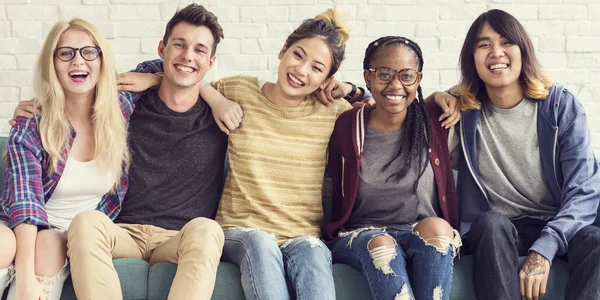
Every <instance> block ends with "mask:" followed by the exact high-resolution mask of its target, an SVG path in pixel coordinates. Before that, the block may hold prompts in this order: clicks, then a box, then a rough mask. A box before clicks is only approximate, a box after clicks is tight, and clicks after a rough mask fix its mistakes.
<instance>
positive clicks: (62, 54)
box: [54, 46, 102, 62]
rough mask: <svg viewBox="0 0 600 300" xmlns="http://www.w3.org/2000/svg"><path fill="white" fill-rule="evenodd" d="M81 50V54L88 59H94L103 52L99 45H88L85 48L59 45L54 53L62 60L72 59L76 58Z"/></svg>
mask: <svg viewBox="0 0 600 300" xmlns="http://www.w3.org/2000/svg"><path fill="white" fill-rule="evenodd" d="M77 52H79V55H81V57H82V58H83V59H85V60H87V61H92V60H94V59H96V58H98V56H99V55H100V53H102V50H101V49H100V48H98V47H94V46H87V47H83V48H73V47H58V48H56V50H54V55H55V56H56V57H58V59H60V60H62V61H67V62H68V61H71V60H73V58H75V55H76V54H77Z"/></svg>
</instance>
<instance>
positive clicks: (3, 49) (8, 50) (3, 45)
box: [0, 38, 19, 54]
mask: <svg viewBox="0 0 600 300" xmlns="http://www.w3.org/2000/svg"><path fill="white" fill-rule="evenodd" d="M18 44H19V39H17V38H0V54H12V53H14V52H15V49H17V46H18Z"/></svg>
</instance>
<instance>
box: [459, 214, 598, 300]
mask: <svg viewBox="0 0 600 300" xmlns="http://www.w3.org/2000/svg"><path fill="white" fill-rule="evenodd" d="M546 223H547V222H546V221H542V220H538V219H531V218H522V219H518V220H514V221H511V220H509V219H508V218H507V217H505V216H504V215H502V214H501V213H498V212H494V211H488V212H485V213H482V214H481V216H479V217H478V218H477V219H476V220H475V221H474V222H473V224H472V225H471V231H469V233H467V235H466V236H465V239H464V241H465V244H464V247H463V249H464V253H465V254H467V255H469V254H473V283H474V284H475V294H476V295H477V299H520V298H521V292H520V291H521V288H520V284H519V270H520V268H521V266H520V264H519V256H525V255H527V254H528V251H529V248H530V247H531V245H533V243H534V242H535V241H536V240H537V239H538V238H539V237H540V234H541V232H542V229H544V227H545V226H546ZM566 259H567V265H568V270H569V281H568V282H567V287H566V290H565V299H568V300H571V299H573V300H574V299H600V286H599V285H598V282H600V267H599V266H598V262H599V261H600V228H598V227H596V226H594V225H590V226H586V227H583V228H582V229H581V230H579V231H578V232H577V233H576V234H575V236H574V237H573V238H572V239H571V241H569V250H568V251H567V255H566Z"/></svg>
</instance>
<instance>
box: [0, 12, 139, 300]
mask: <svg viewBox="0 0 600 300" xmlns="http://www.w3.org/2000/svg"><path fill="white" fill-rule="evenodd" d="M34 91H35V97H36V100H35V104H36V105H37V106H39V107H40V108H41V114H40V115H39V116H36V117H34V118H24V117H19V118H17V119H16V124H15V125H14V127H13V128H12V129H11V131H10V135H9V140H8V151H7V158H6V159H7V165H6V170H5V185H4V190H3V191H2V194H1V197H0V208H1V209H0V238H1V239H2V244H3V246H2V250H0V255H1V256H0V267H6V266H7V265H9V264H10V263H11V262H12V261H13V256H14V269H13V267H12V266H11V267H6V268H5V269H2V270H0V277H2V278H0V280H4V282H0V287H1V288H4V286H5V285H6V282H7V281H8V280H10V278H11V277H13V276H12V275H13V274H14V279H15V280H14V282H13V284H12V285H11V287H10V290H9V296H8V298H9V299H19V300H29V299H35V300H37V299H59V298H60V294H61V291H62V286H63V283H64V281H65V279H66V277H67V276H68V274H69V271H68V267H67V260H66V257H67V235H66V231H67V229H68V227H69V224H70V223H71V220H72V219H73V217H75V215H77V214H78V213H80V212H82V211H88V210H99V211H101V212H103V213H105V214H106V215H108V216H109V217H111V218H114V217H116V215H117V214H118V212H119V211H120V208H121V203H122V200H123V196H124V195H125V192H126V190H127V179H126V178H127V177H126V172H125V167H126V166H127V165H128V163H129V152H128V148H127V121H128V120H129V116H130V115H131V113H132V111H133V108H134V98H136V97H137V96H138V95H137V94H126V93H121V94H118V93H117V73H116V69H115V63H114V58H113V55H112V53H111V52H110V49H108V44H107V42H106V40H105V39H104V38H103V37H102V36H101V34H100V33H99V31H98V30H97V29H96V28H95V27H94V26H93V25H91V24H90V23H88V22H86V21H84V20H81V19H73V20H70V21H68V22H65V21H61V22H58V23H57V24H56V25H55V26H54V27H53V28H52V30H51V31H50V33H49V34H48V37H47V38H46V41H45V43H44V46H43V49H42V52H41V54H40V57H39V60H38V64H37V67H36V71H35V79H34ZM10 229H12V232H14V235H13V234H12V232H11V230H10ZM6 245H8V247H7V246H6ZM15 249H16V251H15ZM7 250H8V251H7ZM13 270H14V271H13Z"/></svg>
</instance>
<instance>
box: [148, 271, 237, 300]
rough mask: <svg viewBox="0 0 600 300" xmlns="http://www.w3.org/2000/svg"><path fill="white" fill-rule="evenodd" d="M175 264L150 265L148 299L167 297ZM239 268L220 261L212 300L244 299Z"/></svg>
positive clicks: (159, 299) (154, 299) (161, 299)
mask: <svg viewBox="0 0 600 300" xmlns="http://www.w3.org/2000/svg"><path fill="white" fill-rule="evenodd" d="M176 271H177V265H175V264H172V263H158V264H155V265H152V266H151V267H150V273H149V275H148V300H164V299H167V296H168V295H169V291H170V290H171V283H172V281H173V277H175V272H176ZM240 276H241V273H240V269H239V268H238V267H237V266H236V265H234V264H230V263H225V262H222V263H220V264H219V267H218V269H217V282H216V284H215V290H214V291H213V295H212V297H211V299H212V300H234V299H244V290H243V289H242V282H241V281H240Z"/></svg>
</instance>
